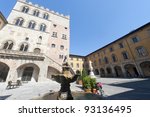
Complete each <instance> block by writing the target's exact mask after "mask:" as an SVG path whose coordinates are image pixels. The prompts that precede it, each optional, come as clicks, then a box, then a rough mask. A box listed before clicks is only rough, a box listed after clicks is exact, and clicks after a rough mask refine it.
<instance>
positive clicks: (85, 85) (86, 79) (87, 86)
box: [83, 76, 91, 89]
mask: <svg viewBox="0 0 150 117" xmlns="http://www.w3.org/2000/svg"><path fill="white" fill-rule="evenodd" d="M83 88H85V89H91V78H90V77H89V76H86V77H84V78H83Z"/></svg>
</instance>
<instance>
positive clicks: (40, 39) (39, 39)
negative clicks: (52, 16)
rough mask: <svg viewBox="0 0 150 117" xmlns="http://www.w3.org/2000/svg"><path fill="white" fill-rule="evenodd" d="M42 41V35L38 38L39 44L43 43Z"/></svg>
mask: <svg viewBox="0 0 150 117" xmlns="http://www.w3.org/2000/svg"><path fill="white" fill-rule="evenodd" d="M41 42H42V36H39V38H38V40H37V43H38V44H41Z"/></svg>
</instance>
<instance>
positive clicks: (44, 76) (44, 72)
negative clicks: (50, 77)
mask: <svg viewBox="0 0 150 117" xmlns="http://www.w3.org/2000/svg"><path fill="white" fill-rule="evenodd" d="M39 68H40V72H39V77H38V82H42V81H46V80H47V70H48V66H47V65H40V66H39Z"/></svg>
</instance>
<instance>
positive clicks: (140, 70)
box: [136, 64, 144, 77]
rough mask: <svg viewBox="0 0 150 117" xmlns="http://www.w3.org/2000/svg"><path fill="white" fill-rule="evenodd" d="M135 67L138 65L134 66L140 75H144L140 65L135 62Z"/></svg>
mask: <svg viewBox="0 0 150 117" xmlns="http://www.w3.org/2000/svg"><path fill="white" fill-rule="evenodd" d="M137 67H138V68H136V69H137V71H138V73H139V75H140V77H144V73H143V71H142V69H141V66H140V65H139V64H137Z"/></svg>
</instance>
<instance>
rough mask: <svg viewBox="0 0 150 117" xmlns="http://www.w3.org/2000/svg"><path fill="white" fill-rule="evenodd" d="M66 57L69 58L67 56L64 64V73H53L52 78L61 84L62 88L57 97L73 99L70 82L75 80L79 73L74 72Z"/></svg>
mask: <svg viewBox="0 0 150 117" xmlns="http://www.w3.org/2000/svg"><path fill="white" fill-rule="evenodd" d="M66 59H67V58H66V57H65V60H64V63H63V65H62V74H57V75H52V78H54V79H55V81H56V82H58V83H60V84H61V88H60V91H59V93H58V97H57V99H58V100H73V97H72V94H71V90H70V83H72V82H75V81H76V80H77V78H78V76H79V74H75V73H74V71H73V69H72V68H71V67H70V66H69V64H68V63H67V62H66Z"/></svg>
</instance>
